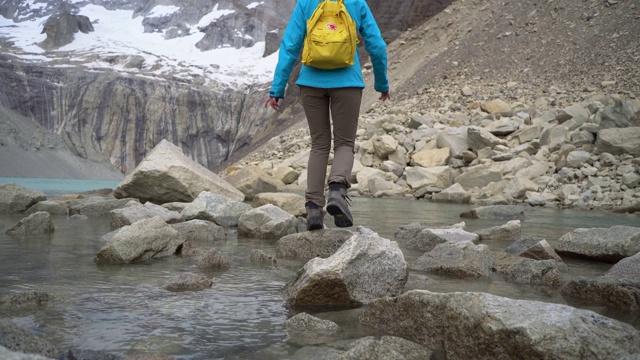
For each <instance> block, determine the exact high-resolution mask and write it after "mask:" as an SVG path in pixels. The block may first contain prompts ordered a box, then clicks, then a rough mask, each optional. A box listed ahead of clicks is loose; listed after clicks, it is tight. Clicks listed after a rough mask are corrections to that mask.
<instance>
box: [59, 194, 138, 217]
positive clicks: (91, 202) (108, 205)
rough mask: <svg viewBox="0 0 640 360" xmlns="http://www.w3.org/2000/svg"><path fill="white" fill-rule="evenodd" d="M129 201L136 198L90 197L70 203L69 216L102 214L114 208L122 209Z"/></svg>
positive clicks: (107, 213) (106, 213)
mask: <svg viewBox="0 0 640 360" xmlns="http://www.w3.org/2000/svg"><path fill="white" fill-rule="evenodd" d="M131 201H138V200H137V199H131V198H125V199H99V198H91V199H87V200H84V201H81V202H79V203H76V204H74V205H72V206H71V207H70V208H69V216H72V215H86V216H104V215H109V213H110V212H111V211H113V210H116V209H122V208H125V207H127V206H129V205H130V202H131Z"/></svg>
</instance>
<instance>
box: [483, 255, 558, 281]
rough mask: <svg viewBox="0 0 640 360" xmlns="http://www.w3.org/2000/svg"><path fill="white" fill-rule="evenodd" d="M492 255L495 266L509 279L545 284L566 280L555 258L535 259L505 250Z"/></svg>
mask: <svg viewBox="0 0 640 360" xmlns="http://www.w3.org/2000/svg"><path fill="white" fill-rule="evenodd" d="M492 255H493V268H494V269H495V270H496V271H497V272H498V273H500V274H501V275H503V276H504V278H505V279H506V280H507V281H511V282H515V283H519V284H530V285H545V286H559V285H561V284H562V283H563V282H564V278H563V276H562V274H561V270H560V268H559V266H558V263H557V262H556V261H555V260H533V259H528V258H524V257H520V256H513V255H510V254H507V253H504V252H494V253H492Z"/></svg>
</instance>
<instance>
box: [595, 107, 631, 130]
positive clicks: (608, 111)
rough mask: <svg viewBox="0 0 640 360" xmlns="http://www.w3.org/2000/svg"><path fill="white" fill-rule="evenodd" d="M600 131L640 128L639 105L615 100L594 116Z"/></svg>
mask: <svg viewBox="0 0 640 360" xmlns="http://www.w3.org/2000/svg"><path fill="white" fill-rule="evenodd" d="M596 122H598V123H599V124H600V129H610V128H626V127H634V126H640V104H639V103H638V102H637V101H631V100H616V101H615V103H614V104H613V105H610V106H607V107H606V108H604V109H603V110H601V111H599V112H598V113H597V114H596Z"/></svg>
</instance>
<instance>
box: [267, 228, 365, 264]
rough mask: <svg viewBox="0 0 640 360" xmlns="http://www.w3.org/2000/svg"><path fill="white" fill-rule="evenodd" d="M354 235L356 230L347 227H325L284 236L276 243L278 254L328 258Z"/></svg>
mask: <svg viewBox="0 0 640 360" xmlns="http://www.w3.org/2000/svg"><path fill="white" fill-rule="evenodd" d="M353 235H354V232H353V231H350V230H347V229H324V230H317V231H305V232H302V233H297V234H291V235H287V236H283V237H282V238H280V240H278V242H277V244H276V256H278V257H282V258H301V259H312V258H314V257H321V258H327V257H329V256H331V255H333V254H334V253H335V252H336V251H337V250H338V249H339V248H340V246H342V244H344V243H345V241H347V240H348V239H349V238H350V237H351V236H353Z"/></svg>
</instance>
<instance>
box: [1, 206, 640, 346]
mask: <svg viewBox="0 0 640 360" xmlns="http://www.w3.org/2000/svg"><path fill="white" fill-rule="evenodd" d="M353 203H354V206H353V214H354V217H355V223H356V225H364V226H366V227H369V228H371V229H372V230H375V231H377V232H378V233H380V234H381V235H382V236H383V237H386V238H389V239H394V232H395V231H396V230H397V228H398V227H399V226H401V225H406V224H409V223H411V222H421V223H423V224H425V225H429V226H442V225H451V224H454V223H457V222H460V221H463V220H464V221H465V223H466V226H467V230H470V231H473V230H477V229H481V228H486V227H489V226H495V225H500V224H503V223H505V221H500V220H469V219H461V218H460V217H459V214H460V213H461V212H463V211H467V210H469V209H471V208H472V207H471V206H467V205H444V204H434V203H429V202H425V201H406V200H378V199H364V198H356V199H354V201H353ZM21 218H22V216H21V215H13V214H11V215H6V214H4V215H2V216H1V217H0V231H1V233H0V295H4V294H6V293H9V292H15V291H25V290H39V291H46V292H48V293H50V294H52V295H54V296H55V297H56V301H55V302H54V303H53V305H51V306H50V307H48V308H47V309H46V310H45V311H41V312H38V313H36V314H34V315H30V316H24V317H20V316H14V317H13V318H12V320H13V321H14V322H16V323H18V324H19V325H21V326H23V327H25V328H28V329H31V330H35V331H36V332H38V333H39V334H41V335H42V336H44V337H45V338H47V339H48V340H49V341H52V342H54V343H56V344H57V345H58V346H59V347H60V348H65V347H66V348H69V347H77V348H84V349H93V350H102V351H108V352H113V353H119V354H131V353H136V352H143V351H144V352H162V353H168V354H171V355H174V356H176V357H177V358H180V359H213V358H233V357H237V358H243V357H246V356H249V355H247V354H256V352H259V353H262V354H264V356H265V357H266V358H268V357H269V356H273V358H278V356H280V357H281V356H282V354H284V353H287V352H291V351H293V350H294V349H292V348H290V347H289V346H287V345H286V344H285V343H284V338H285V332H284V322H285V321H286V319H287V318H288V317H290V316H291V315H293V313H292V312H290V311H289V310H288V309H287V308H285V307H284V306H283V302H282V298H281V297H280V292H279V290H280V288H281V287H282V286H283V285H284V284H285V283H286V282H287V281H288V279H290V278H291V277H292V276H293V274H294V272H295V271H296V270H297V269H298V268H299V267H300V266H301V265H302V263H301V262H299V261H280V262H279V268H278V269H265V268H259V267H255V266H253V265H251V264H250V263H249V259H248V258H249V253H250V251H251V249H256V248H257V249H261V250H263V251H265V252H267V253H269V254H274V253H275V241H266V240H260V239H251V238H243V237H238V236H237V234H236V233H235V232H233V231H232V232H230V237H229V240H228V241H226V242H218V243H215V244H213V243H210V244H196V245H197V246H198V247H201V248H208V247H214V246H215V247H218V248H219V249H220V250H221V251H222V252H223V253H225V255H227V256H228V257H229V259H230V261H231V262H232V264H233V268H232V269H231V270H229V271H227V272H224V273H221V274H217V275H216V276H215V281H214V285H213V287H212V288H211V289H207V290H204V291H200V292H186V293H171V292H168V291H165V290H163V289H162V288H161V285H162V284H163V283H164V282H165V281H166V280H167V279H169V278H170V277H172V276H174V275H176V274H179V273H181V272H185V271H197V269H196V268H195V259H193V258H189V257H172V258H168V259H164V260H158V261H152V262H148V263H145V264H138V265H130V266H117V267H97V266H96V265H95V264H94V262H93V257H94V256H95V254H96V253H97V252H98V250H99V249H100V248H101V247H102V246H103V242H102V241H101V240H100V237H101V236H102V235H104V234H106V233H107V232H109V231H111V228H110V227H109V219H108V218H107V217H102V218H90V219H89V220H87V221H84V222H73V223H72V222H69V221H68V220H67V218H66V217H64V216H54V217H53V218H54V224H55V227H56V231H55V232H54V233H53V234H50V235H42V236H30V237H28V238H19V237H15V236H8V235H5V234H4V231H5V230H6V229H8V228H9V227H11V226H13V225H14V224H15V223H17V222H18V221H19V220H20V219H21ZM329 225H330V226H332V224H329ZM613 225H638V217H637V216H634V217H629V216H624V215H614V214H608V213H598V212H581V211H560V210H556V209H531V210H530V211H528V213H527V217H526V219H525V220H524V221H523V224H522V229H523V231H522V232H523V234H527V235H531V236H533V237H534V238H536V239H547V241H549V242H550V243H551V244H554V243H555V242H556V241H557V239H558V238H559V237H560V236H561V235H563V234H564V233H566V232H569V231H571V230H573V229H574V228H577V227H609V226H613ZM487 245H488V246H489V247H490V248H492V249H498V248H502V247H504V246H506V245H507V244H500V243H487ZM400 246H401V248H403V250H404V251H405V256H406V258H407V260H413V259H415V258H417V257H418V256H419V255H421V254H420V253H417V252H412V251H409V250H407V249H406V248H404V244H403V243H402V242H400ZM567 262H568V265H569V267H570V274H569V275H570V276H576V275H578V274H579V275H588V276H598V275H600V274H602V273H604V272H605V271H607V270H608V269H609V267H610V266H611V265H610V264H603V263H595V262H582V261H578V260H573V259H568V260H567ZM407 288H408V289H414V288H415V289H427V290H431V291H438V292H448V291H483V292H489V293H493V294H497V295H502V296H508V297H511V298H517V299H532V300H541V301H549V302H557V303H566V300H565V299H564V298H562V296H560V295H559V294H558V292H557V290H554V289H550V288H544V287H540V288H535V287H531V286H524V285H518V284H512V283H508V282H505V281H503V280H502V279H500V278H498V277H497V278H494V279H491V280H454V279H450V278H446V277H439V276H432V275H429V276H424V275H420V274H412V276H411V278H410V282H409V283H408V285H407ZM571 305H573V306H579V307H583V308H589V309H591V310H594V311H598V312H601V313H604V314H605V315H608V316H612V317H615V318H618V319H621V320H625V321H628V322H630V323H634V324H635V325H636V326H637V327H640V326H639V321H638V319H637V317H636V318H633V319H630V318H629V315H628V314H626V315H625V314H619V313H615V312H613V311H611V310H607V309H604V308H601V307H593V306H591V307H590V306H588V305H584V304H579V303H577V304H576V303H572V304H571ZM360 311H361V309H355V310H348V311H339V312H328V313H327V312H321V313H320V314H319V315H320V316H321V317H323V318H326V319H330V320H333V321H336V322H337V323H338V324H340V325H341V326H343V327H344V329H345V338H356V337H361V336H365V335H369V334H372V333H375V332H374V331H373V330H372V329H369V328H366V327H363V326H361V325H360V324H359V322H358V321H357V318H358V315H359V312H360ZM625 316H626V317H625ZM268 354H270V355H268Z"/></svg>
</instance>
